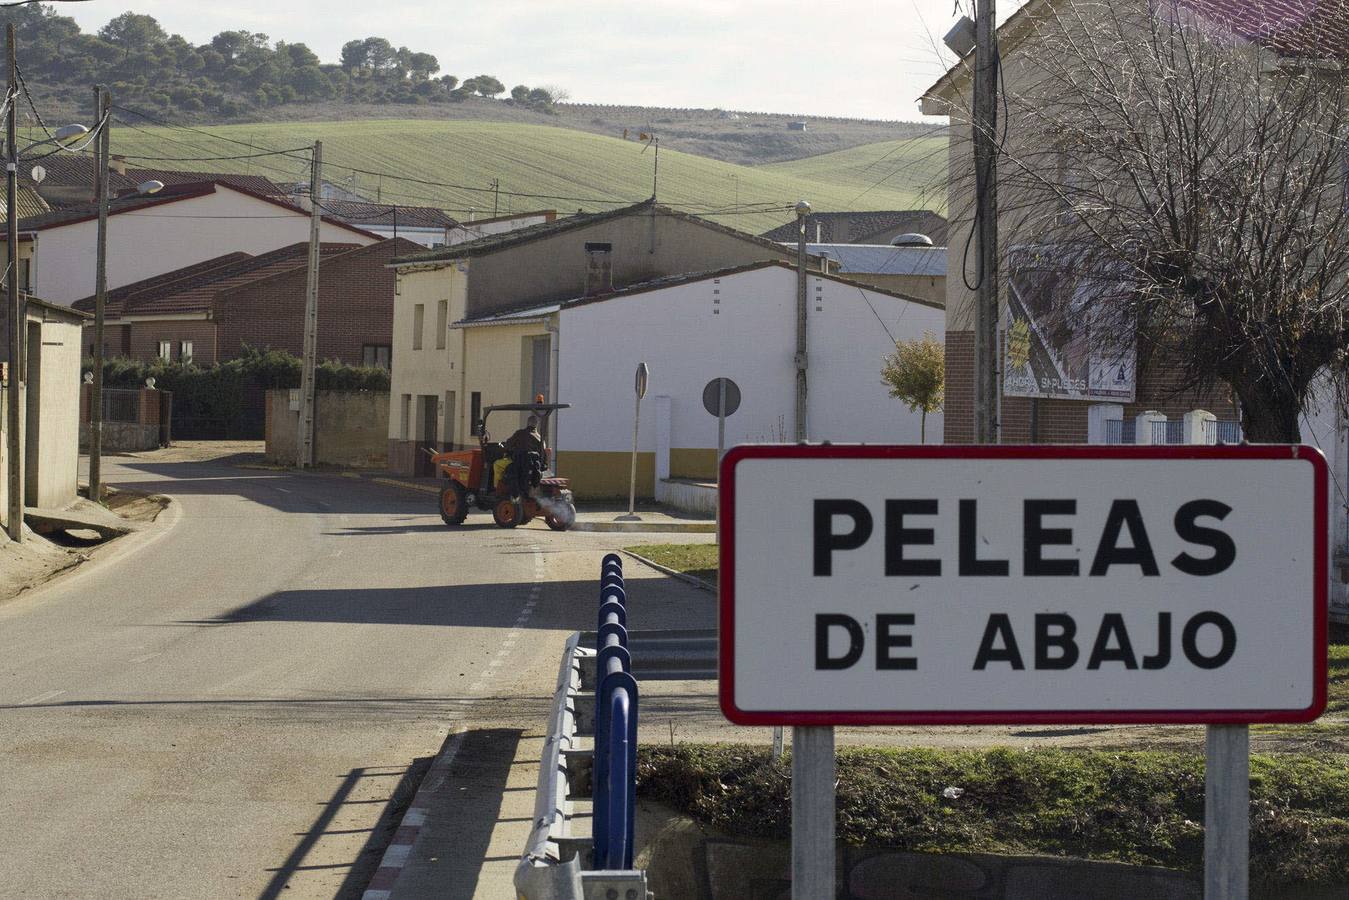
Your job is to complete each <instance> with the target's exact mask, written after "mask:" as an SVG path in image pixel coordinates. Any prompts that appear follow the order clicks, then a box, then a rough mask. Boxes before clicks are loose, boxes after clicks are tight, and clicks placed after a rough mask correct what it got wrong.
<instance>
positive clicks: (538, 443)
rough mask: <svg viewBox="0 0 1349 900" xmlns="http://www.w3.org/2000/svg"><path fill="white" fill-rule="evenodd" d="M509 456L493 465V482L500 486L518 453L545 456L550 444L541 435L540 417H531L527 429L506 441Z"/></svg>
mask: <svg viewBox="0 0 1349 900" xmlns="http://www.w3.org/2000/svg"><path fill="white" fill-rule="evenodd" d="M502 446H504V447H505V448H506V451H507V453H508V454H510V455H508V456H504V457H502V458H501V459H498V460H497V461H496V462H494V463H492V481H493V483H494V484H500V483H501V479H502V477H503V476H504V475H505V474H506V467H507V466H509V465H510V464H511V459H512V458H513V457H514V455H515V454H516V453H517V452H524V453H537V454H539V456H540V457H542V456H543V454H544V451H545V450H546V449H547V447H548V444H547V442H546V441H544V439H543V435H542V434H540V433H539V417H538V416H530V417H529V418H528V419H526V420H525V427H524V428H521V429H519V430H518V431H516V432H515V434H513V435H511V436H510V437H508V438H507V439H506V443H505V444H503V445H502Z"/></svg>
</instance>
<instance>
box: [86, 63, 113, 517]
mask: <svg viewBox="0 0 1349 900" xmlns="http://www.w3.org/2000/svg"><path fill="white" fill-rule="evenodd" d="M111 110H112V94H111V93H110V92H109V91H108V90H107V88H105V87H103V86H101V85H96V86H95V87H94V127H95V128H101V129H103V130H102V131H100V132H99V134H98V143H97V144H95V145H94V146H95V147H97V148H98V149H97V150H96V151H95V152H94V197H95V198H96V199H97V201H98V236H97V239H96V245H97V246H96V249H95V252H94V352H93V357H94V383H93V384H92V385H91V386H90V388H89V499H90V500H92V501H94V502H95V503H102V502H103V319H104V316H105V315H106V305H107V299H108V298H107V294H108V151H109V148H110V143H109V140H108V131H109V130H110V129H109V127H108V126H109V123H110V122H111V121H112V116H111V114H110V113H111Z"/></svg>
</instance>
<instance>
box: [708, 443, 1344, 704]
mask: <svg viewBox="0 0 1349 900" xmlns="http://www.w3.org/2000/svg"><path fill="white" fill-rule="evenodd" d="M752 459H829V460H843V459H996V460H1002V459H1044V460H1065V459H1103V460H1137V459H1145V460H1193V459H1215V460H1230V459H1241V460H1262V459H1269V460H1288V459H1294V460H1305V461H1306V462H1309V463H1311V465H1312V470H1313V480H1314V482H1315V485H1314V490H1315V494H1316V496H1315V501H1314V503H1313V509H1312V525H1313V527H1314V529H1315V535H1316V536H1315V547H1314V552H1313V554H1312V556H1313V566H1314V567H1315V570H1316V577H1315V578H1314V579H1313V582H1314V590H1313V598H1312V602H1313V603H1314V605H1315V608H1314V610H1313V617H1314V622H1313V624H1314V626H1315V632H1316V634H1317V635H1318V636H1319V641H1318V644H1319V646H1316V647H1314V648H1313V654H1314V657H1315V658H1314V660H1313V662H1314V669H1315V671H1314V674H1313V677H1314V679H1315V683H1314V686H1313V696H1312V703H1311V705H1310V706H1309V707H1307V708H1306V709H1274V710H1270V709H1247V710H1230V709H1223V710H1211V709H1177V710H1077V711H1063V710H994V711H979V710H959V711H949V710H907V711H897V710H892V711H875V712H866V711H857V710H742V709H739V708H738V707H736V705H735V659H734V655H735V654H734V647H735V641H734V637H735V468H736V465H737V464H738V463H740V462H742V461H744V460H752ZM720 476H721V477H720V482H719V483H720V485H721V489H720V491H719V496H718V522H719V525H718V534H717V539H718V542H719V545H720V546H719V552H718V556H719V562H720V569H719V573H718V579H717V581H718V584H717V586H718V623H719V626H720V628H719V633H720V639H719V643H718V650H717V656H718V660H719V664H720V672H719V676H720V677H719V678H718V696H719V698H720V702H721V711H722V714H723V715H724V716H725V717H726V718H727V719H729V720H730V721H731V722H732V723H734V724H736V725H752V726H768V725H805V726H809V725H1130V724H1169V725H1182V724H1183V725H1247V724H1256V723H1283V724H1295V723H1302V722H1311V721H1313V720H1315V719H1316V718H1317V717H1319V716H1320V715H1321V714H1322V713H1323V712H1324V711H1325V707H1326V692H1327V683H1326V671H1327V670H1326V657H1327V653H1328V644H1329V634H1328V628H1329V577H1330V576H1329V572H1330V569H1329V566H1330V556H1329V536H1328V530H1329V518H1328V516H1329V506H1328V498H1327V494H1326V489H1327V484H1328V478H1329V474H1328V468H1327V466H1326V460H1325V457H1324V456H1322V454H1321V452H1320V451H1319V450H1317V449H1316V448H1314V447H1309V446H1306V445H1283V444H1241V445H1230V446H1228V445H1223V446H1157V447H1148V446H1144V447H1138V446H1118V445H1108V446H1107V445H1055V446H1044V445H1038V446H1030V445H1024V446H1022V445H1017V446H1013V445H978V446H965V445H949V444H948V445H939V446H921V445H902V446H882V445H871V446H868V445H861V444H858V445H850V444H835V445H830V444H760V445H745V446H739V447H734V448H732V449H731V450H729V451H728V452H727V453H726V456H725V457H724V458H723V459H722V462H721V471H720Z"/></svg>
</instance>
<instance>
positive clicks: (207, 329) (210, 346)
mask: <svg viewBox="0 0 1349 900" xmlns="http://www.w3.org/2000/svg"><path fill="white" fill-rule="evenodd" d="M125 328H126V329H127V334H128V339H127V351H126V355H127V356H130V357H131V358H132V359H142V360H147V361H149V360H154V359H158V358H159V342H160V341H170V342H171V343H172V344H173V347H172V354H173V355H172V358H173V359H174V360H177V359H178V354H179V350H180V344H181V342H182V341H191V342H192V358H193V360H195V361H196V363H197V365H200V366H209V365H214V364H215V362H216V360H217V359H218V356H217V351H216V325H215V323H214V322H207V321H190V322H174V321H167V322H132V323H130V324H129V325H127V326H125ZM91 340H92V331H90V326H87V325H86V326H85V343H89V342H90V341H91ZM114 348H115V345H113V346H112V347H110V348H109V349H114ZM114 352H116V351H115V349H114Z"/></svg>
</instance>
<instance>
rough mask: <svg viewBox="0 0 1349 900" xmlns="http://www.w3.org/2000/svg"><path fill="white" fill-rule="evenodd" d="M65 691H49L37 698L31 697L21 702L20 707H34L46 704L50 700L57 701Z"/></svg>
mask: <svg viewBox="0 0 1349 900" xmlns="http://www.w3.org/2000/svg"><path fill="white" fill-rule="evenodd" d="M64 693H65V691H47V693H45V694H38V695H37V696H36V697H29V698H28V699H27V700H20V701H19V705H20V706H32V705H33V704H35V703H46V702H47V701H48V700H55V699H56V698H57V697H59V696H61V695H62V694H64Z"/></svg>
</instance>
